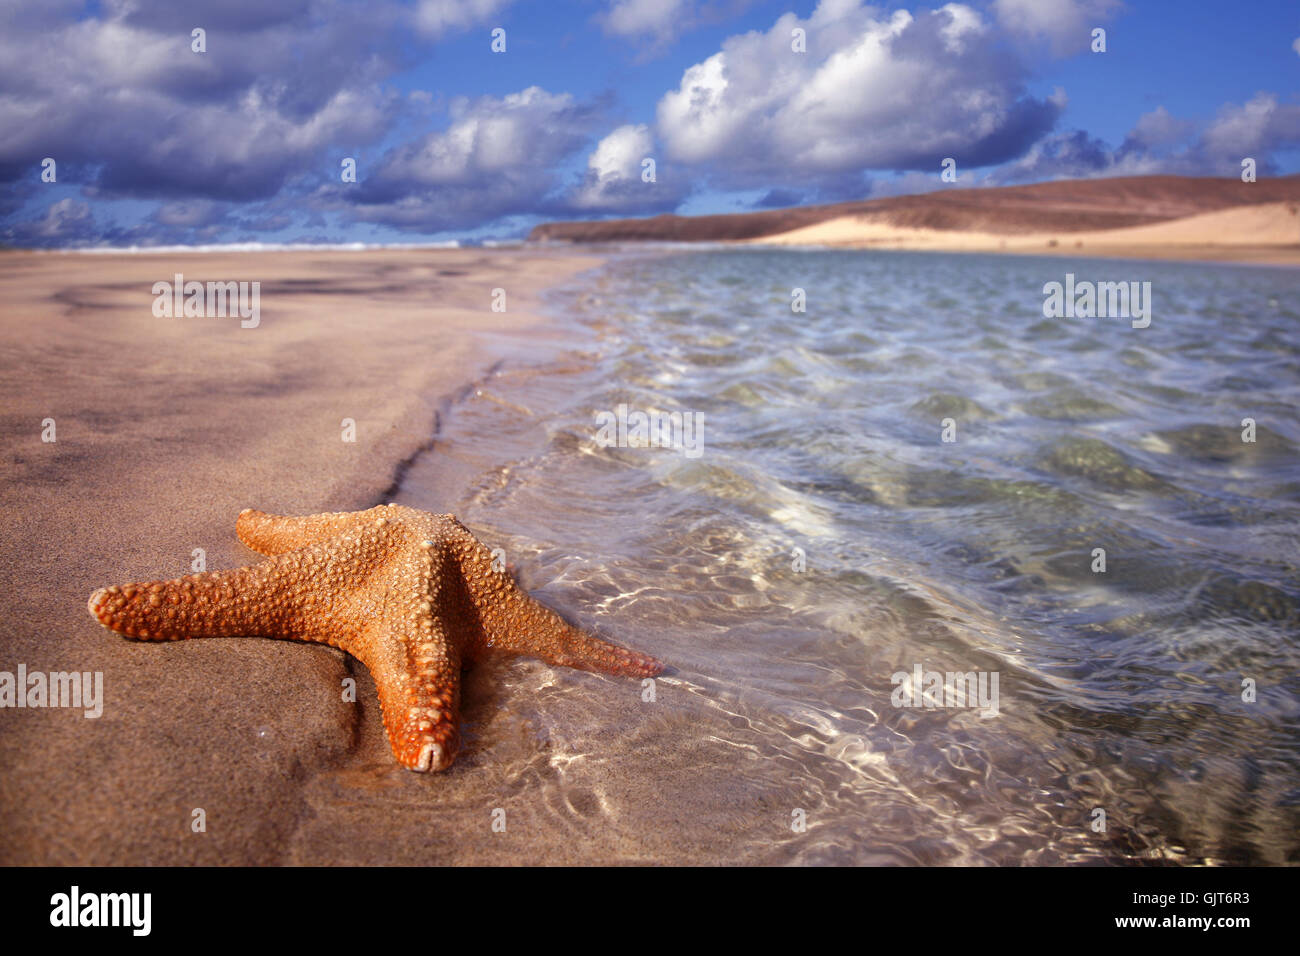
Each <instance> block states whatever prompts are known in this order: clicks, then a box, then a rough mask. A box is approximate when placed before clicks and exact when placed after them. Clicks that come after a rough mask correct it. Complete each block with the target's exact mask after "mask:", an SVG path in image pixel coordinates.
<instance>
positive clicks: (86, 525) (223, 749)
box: [0, 249, 602, 865]
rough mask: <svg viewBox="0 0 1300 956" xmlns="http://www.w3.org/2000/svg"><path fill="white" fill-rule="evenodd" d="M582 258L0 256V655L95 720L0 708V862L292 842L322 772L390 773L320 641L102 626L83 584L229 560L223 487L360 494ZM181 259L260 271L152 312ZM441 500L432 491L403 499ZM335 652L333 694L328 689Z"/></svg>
mask: <svg viewBox="0 0 1300 956" xmlns="http://www.w3.org/2000/svg"><path fill="white" fill-rule="evenodd" d="M601 261H602V260H601V259H600V258H598V257H597V256H594V255H591V254H586V253H578V254H572V253H568V252H565V253H556V252H555V251H553V250H545V251H542V250H482V249H446V250H439V249H419V250H367V251H359V252H351V251H322V250H310V251H302V250H293V251H276V252H256V253H249V252H211V253H195V254H188V255H183V256H177V255H173V254H152V253H139V252H136V253H123V254H111V253H101V254H96V255H93V256H91V255H75V254H71V255H52V254H49V253H29V252H10V253H9V254H7V255H5V256H3V257H0V291H2V292H3V296H2V298H0V301H3V302H4V306H3V308H2V309H0V315H2V316H3V318H2V319H0V322H2V323H3V327H4V353H3V354H4V366H5V369H6V374H5V375H4V377H3V382H2V383H0V395H3V398H4V409H5V410H4V416H5V425H6V428H5V431H6V434H7V435H8V436H9V438H8V441H9V447H8V449H7V454H6V460H7V463H8V467H7V468H6V471H7V473H8V474H7V475H6V481H5V482H4V484H3V491H0V509H2V511H3V517H4V523H5V532H4V548H3V552H4V555H5V564H6V568H5V570H6V575H7V577H8V580H9V589H8V590H7V591H6V600H5V604H4V607H3V619H4V621H5V626H4V629H3V650H4V654H3V656H4V661H3V663H0V670H7V671H14V670H15V669H16V668H17V667H18V666H19V665H23V666H25V668H26V670H27V671H28V672H36V671H41V672H55V671H73V670H75V671H78V672H87V673H99V674H102V675H103V686H104V698H105V700H104V702H103V705H104V706H103V712H102V716H99V717H97V718H86V717H84V716H83V714H82V713H81V711H79V710H75V711H74V710H67V709H54V708H46V709H6V710H5V711H4V712H3V713H0V765H2V766H4V767H5V773H4V774H3V775H0V821H2V822H3V825H0V862H4V863H6V864H10V865H13V864H21V865H26V864H92V865H93V864H119V865H123V864H127V865H129V864H179V863H186V864H266V863H284V862H303V860H302V859H300V858H298V857H297V856H296V855H295V853H294V852H292V851H291V849H290V839H291V836H292V834H293V833H294V832H295V829H296V827H297V826H298V824H299V823H300V822H301V820H302V819H303V816H304V814H308V813H310V809H309V800H308V799H307V798H306V797H305V796H304V788H307V787H309V786H310V784H311V783H312V781H313V780H314V779H315V777H316V775H317V773H318V772H319V771H321V770H322V769H323V768H339V767H351V768H355V767H358V766H366V767H369V768H370V769H371V771H373V773H374V774H375V775H377V779H391V778H390V777H389V776H388V771H389V770H393V768H391V767H388V766H387V764H388V763H389V762H391V758H390V756H389V755H388V754H386V753H385V752H384V748H385V746H386V745H385V744H384V741H383V739H382V737H383V735H382V730H379V731H376V730H375V727H377V726H378V722H379V721H378V705H377V703H376V702H375V700H374V696H373V686H372V684H371V682H370V679H369V675H368V674H366V673H365V668H364V667H361V666H360V665H359V664H357V663H356V662H355V661H352V660H350V659H348V658H347V657H346V656H345V655H343V654H342V653H341V652H337V651H334V650H332V649H329V648H321V647H312V648H308V647H304V646H295V645H293V644H290V643H286V642H280V641H267V640H249V641H241V640H228V641H187V642H177V643H175V644H171V645H146V644H140V643H137V642H132V641H127V640H124V639H122V638H121V637H119V636H118V635H115V634H112V633H110V632H108V631H106V630H104V629H103V628H101V627H99V626H98V625H97V624H96V623H95V622H94V621H93V620H92V619H91V618H90V617H89V615H88V614H87V613H86V610H85V606H86V605H85V602H86V597H87V596H88V595H89V593H90V591H91V590H93V589H94V588H96V587H100V586H104V585H108V584H113V583H123V582H127V581H133V580H149V579H157V578H171V577H176V576H179V575H181V574H184V573H189V572H190V571H191V570H192V569H193V568H194V562H195V561H196V560H200V558H201V560H202V562H203V564H204V566H205V567H206V569H209V570H215V569H220V568H230V567H237V566H240V565H245V564H249V563H252V562H253V561H254V560H255V559H256V556H255V555H253V554H252V553H251V552H250V551H248V550H247V549H246V548H244V547H243V546H242V545H241V544H240V543H239V542H238V540H237V539H236V537H235V533H234V528H235V518H236V516H237V515H238V513H239V511H240V510H241V509H243V508H246V507H253V508H257V509H260V510H265V511H270V512H282V513H311V512H319V511H330V510H352V509H359V508H365V507H369V506H372V505H374V504H377V503H380V502H381V501H382V500H384V498H385V496H387V495H391V494H393V493H394V492H395V491H396V489H397V488H398V486H399V483H400V479H401V476H402V472H403V470H404V468H405V467H406V466H407V465H408V464H409V463H410V462H411V461H413V460H414V459H416V458H417V457H418V456H419V455H420V454H421V453H422V452H424V451H427V450H428V449H429V448H430V447H431V446H432V444H433V443H434V442H435V440H436V438H435V434H436V429H437V424H438V420H439V415H440V414H441V413H443V412H444V411H445V410H446V408H447V407H448V406H449V405H450V404H451V403H453V402H454V401H455V400H456V397H457V396H459V395H463V394H465V393H466V392H467V390H469V389H471V388H473V386H474V384H475V382H477V381H479V380H480V379H482V378H483V377H484V376H486V375H488V374H489V373H490V372H491V370H492V369H493V368H494V367H496V366H498V365H500V364H502V363H510V362H513V361H527V360H528V358H529V356H530V355H531V354H533V353H535V352H536V350H537V349H538V347H539V345H540V344H542V343H545V342H547V341H548V340H549V339H551V338H552V337H554V336H556V335H558V334H559V333H558V332H557V330H556V329H555V327H554V323H553V322H552V321H550V320H548V319H547V317H546V313H545V310H544V308H543V307H542V296H543V294H544V293H545V292H546V291H547V290H548V289H551V288H553V287H556V286H557V285H560V284H563V283H565V282H568V281H570V280H572V279H573V278H574V277H575V276H577V275H578V274H579V273H581V272H583V271H585V270H589V269H592V268H594V267H596V266H598V265H599V264H600V263H601ZM178 273H179V274H180V275H181V276H183V280H184V282H189V281H191V280H193V281H199V282H205V283H206V282H221V283H224V282H249V283H251V282H257V283H259V293H260V316H259V318H258V321H257V322H256V324H255V326H254V327H241V319H240V317H239V315H237V314H236V315H233V316H221V317H215V316H214V317H199V316H190V317H180V318H176V317H172V318H167V317H159V316H158V315H156V314H155V301H156V298H157V297H156V295H155V293H154V292H153V291H152V290H153V288H154V284H155V283H158V282H173V283H174V282H177V281H180V280H177V279H176V275H177V274H178ZM494 290H504V293H505V300H504V305H505V311H504V312H497V311H493V309H492V305H493V302H494V301H497V302H498V303H499V302H500V301H501V300H500V295H499V293H497V292H495V291H494ZM244 321H246V322H251V320H244ZM51 438H52V439H53V440H52V441H51V440H49V439H51ZM455 498H456V492H455V489H450V488H449V489H447V495H446V500H445V504H444V503H443V502H432V501H430V502H424V503H422V506H427V507H429V508H430V509H431V510H439V508H440V507H444V506H445V507H446V508H447V509H448V510H450V508H451V503H452V502H454V501H455ZM349 677H351V678H354V679H355V680H356V681H357V685H358V687H357V691H356V697H357V703H356V704H351V703H344V702H343V701H342V698H341V695H340V693H339V692H338V688H339V687H340V685H341V682H342V681H344V680H346V679H347V678H349ZM371 724H374V725H375V727H371V726H370V725H371ZM372 751H374V752H372ZM372 765H373V766H372ZM393 773H394V774H398V776H397V777H396V779H397V780H398V781H400V782H405V783H407V784H408V785H412V784H410V782H409V781H402V778H401V776H400V773H399V771H397V770H393ZM407 776H411V777H415V776H419V775H410V774H408V775H407ZM435 783H436V780H435ZM199 810H202V811H203V814H202V816H203V817H204V819H205V820H206V821H207V825H206V829H205V830H203V831H197V830H195V829H194V821H195V820H196V819H197V815H196V812H197V811H199ZM376 852H377V851H376Z"/></svg>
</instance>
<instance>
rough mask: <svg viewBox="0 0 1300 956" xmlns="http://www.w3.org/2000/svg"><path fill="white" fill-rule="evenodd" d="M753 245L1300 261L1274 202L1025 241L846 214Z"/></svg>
mask: <svg viewBox="0 0 1300 956" xmlns="http://www.w3.org/2000/svg"><path fill="white" fill-rule="evenodd" d="M749 242H751V243H759V244H763V245H783V246H784V245H800V246H834V247H841V248H858V249H862V248H876V249H932V250H940V251H954V252H1019V253H1048V254H1053V253H1060V254H1070V255H1078V254H1081V253H1082V254H1085V255H1098V256H1124V257H1126V258H1130V257H1146V258H1197V259H1201V258H1220V257H1222V258H1228V259H1242V258H1249V259H1252V260H1254V261H1264V262H1279V263H1300V204H1298V203H1294V202H1276V203H1267V204H1264V205H1257V206H1237V207H1234V208H1229V209H1222V210H1218V211H1215V212H1207V213H1202V214H1200V215H1194V216H1184V217H1181V218H1178V219H1170V220H1166V221H1164V222H1157V223H1152V224H1149V225H1142V226H1130V227H1127V228H1121V229H1102V230H1091V231H1085V232H1059V231H1057V232H1051V231H1047V232H1030V233H1023V234H1020V235H1005V234H997V233H993V232H981V231H974V230H941V229H917V228H909V227H906V226H899V225H895V224H894V223H893V222H891V221H890V217H888V216H887V215H884V214H877V215H874V216H841V217H839V218H837V219H832V220H829V221H827V222H822V223H817V224H815V225H811V226H805V227H803V228H801V229H792V230H790V231H789V232H785V233H781V234H779V235H775V236H765V237H762V238H760V239H753V240H749ZM1216 252H1218V253H1221V256H1220V255H1216V254H1215V253H1216Z"/></svg>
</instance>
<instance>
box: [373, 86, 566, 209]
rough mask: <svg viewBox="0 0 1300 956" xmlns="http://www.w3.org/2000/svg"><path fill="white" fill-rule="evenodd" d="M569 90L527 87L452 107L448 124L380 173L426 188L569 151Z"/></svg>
mask: <svg viewBox="0 0 1300 956" xmlns="http://www.w3.org/2000/svg"><path fill="white" fill-rule="evenodd" d="M575 109H576V108H575V105H574V100H573V97H572V96H570V95H569V94H568V93H548V92H547V91H546V90H544V89H542V88H541V87H538V86H530V87H528V88H527V89H525V90H521V91H519V92H518V93H510V94H508V95H507V96H504V97H501V98H497V97H491V96H485V97H482V98H481V99H478V100H467V99H460V100H457V101H455V102H454V103H453V104H452V106H451V115H452V123H451V125H450V126H449V127H448V128H447V129H446V130H443V131H441V132H438V133H432V134H430V135H428V136H426V137H424V138H423V139H422V140H419V141H417V142H416V143H414V144H413V145H412V146H410V147H407V148H405V149H403V150H400V151H399V152H397V153H396V154H395V155H394V156H393V157H392V158H391V160H390V161H389V162H387V163H385V165H384V168H383V170H382V174H383V176H385V177H387V178H392V179H398V180H403V181H406V182H409V183H415V184H424V185H430V186H436V185H452V184H456V183H464V182H472V181H477V180H478V179H479V178H480V177H481V176H483V175H504V174H510V173H515V172H519V171H521V170H532V169H536V168H537V167H540V166H543V165H545V164H549V163H551V162H553V161H554V160H556V159H558V158H560V157H561V156H563V155H564V154H566V153H567V152H569V151H571V150H572V149H573V147H574V145H575V137H576V136H577V135H580V132H579V130H578V129H576V128H575V125H574V122H573V120H574V118H575V115H576V112H575Z"/></svg>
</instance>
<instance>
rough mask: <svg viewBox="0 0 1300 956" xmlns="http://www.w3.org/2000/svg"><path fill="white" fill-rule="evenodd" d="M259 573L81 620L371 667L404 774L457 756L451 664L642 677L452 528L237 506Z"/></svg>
mask: <svg viewBox="0 0 1300 956" xmlns="http://www.w3.org/2000/svg"><path fill="white" fill-rule="evenodd" d="M235 531H236V533H237V534H238V535H239V539H240V540H241V541H243V542H244V544H246V545H248V547H250V548H252V549H253V550H254V551H257V552H259V553H260V554H265V555H271V557H270V558H269V559H268V560H266V561H263V562H261V563H260V564H255V565H251V566H249V567H244V568H237V569H235V570H233V571H216V572H208V573H205V574H191V575H187V576H186V577H183V578H175V579H173V580H170V581H148V582H144V583H139V584H127V585H123V586H122V587H110V588H101V589H100V590H98V591H96V592H95V593H94V594H92V595H91V596H90V602H89V608H90V613H91V614H92V615H93V616H94V617H95V618H96V619H97V620H98V621H99V622H100V623H101V624H103V625H104V626H105V627H108V628H111V629H112V630H114V631H118V632H120V633H122V634H125V635H126V636H127V637H132V638H137V639H139V640H148V641H173V640H182V639H185V638H190V637H243V636H258V637H274V638H288V639H293V640H300V641H315V642H318V643H321V644H330V645H332V646H334V647H338V648H341V649H342V650H344V651H347V652H348V653H349V654H351V655H352V656H353V657H356V658H357V659H358V660H360V661H361V662H362V663H363V664H365V665H366V667H367V668H368V669H369V670H370V673H371V674H372V675H373V677H374V679H375V686H376V687H377V688H378V690H379V703H380V706H381V707H382V709H383V713H384V725H385V727H386V729H387V730H388V740H389V743H390V744H392V747H393V754H394V756H396V757H397V759H398V761H399V762H400V763H401V764H402V765H403V766H405V767H408V768H409V769H411V770H422V771H428V770H443V769H446V768H447V767H448V766H450V764H451V762H452V761H453V760H454V759H455V757H456V752H457V750H458V749H459V745H460V736H459V733H458V731H457V725H458V722H459V711H460V672H461V666H462V665H463V664H465V663H470V662H472V661H473V660H475V659H476V658H479V657H481V656H482V655H484V654H486V653H504V654H524V655H528V656H531V657H540V658H541V659H542V660H544V661H547V662H548V663H551V664H562V665H564V666H566V667H576V668H581V669H583V670H591V671H603V672H604V673H607V674H622V675H627V676H632V677H653V676H654V675H656V674H659V673H661V672H662V671H663V665H662V664H661V663H660V662H659V661H657V660H655V659H654V658H653V657H648V656H646V655H645V654H638V653H637V652H635V651H631V650H628V649H626V648H622V647H618V646H616V645H614V644H609V643H606V642H605V641H601V640H598V639H596V638H594V637H592V636H590V635H588V634H585V633H583V632H582V631H580V630H578V629H577V628H576V627H574V626H572V625H571V624H568V623H566V622H565V621H564V620H562V619H561V618H560V616H559V615H558V614H556V613H555V612H554V611H551V610H549V609H548V608H545V607H543V606H542V605H540V604H538V603H537V602H536V601H534V600H533V599H532V598H531V597H529V596H528V594H527V593H525V592H524V591H523V590H522V589H521V588H519V587H518V586H517V585H516V584H515V582H514V581H513V580H512V579H511V577H510V575H509V574H507V573H506V572H505V570H504V569H501V570H497V568H496V567H494V564H493V558H492V553H491V552H490V551H489V550H488V549H487V548H486V547H485V546H484V545H483V544H482V543H481V542H480V541H479V540H478V539H477V538H475V537H474V536H473V535H472V534H470V532H469V531H468V530H467V529H466V528H465V526H464V525H462V524H461V523H460V522H459V521H457V520H456V518H455V516H454V515H435V514H430V513H429V512H427V511H417V510H416V509H414V508H407V507H403V506H400V505H387V506H382V507H378V508H371V509H370V510H368V511H354V512H336V513H333V514H318V515H309V516H306V517H283V516H279V515H269V514H264V513H262V512H260V511H253V510H251V509H247V510H245V511H243V512H241V513H240V515H239V520H238V522H236V526H235Z"/></svg>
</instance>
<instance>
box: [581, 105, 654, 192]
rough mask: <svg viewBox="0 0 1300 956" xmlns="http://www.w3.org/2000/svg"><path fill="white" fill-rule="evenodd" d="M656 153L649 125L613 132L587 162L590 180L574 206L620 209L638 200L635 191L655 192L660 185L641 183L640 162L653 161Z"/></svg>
mask: <svg viewBox="0 0 1300 956" xmlns="http://www.w3.org/2000/svg"><path fill="white" fill-rule="evenodd" d="M653 151H654V137H653V136H651V134H650V128H649V127H648V126H645V125H644V124H643V125H633V124H628V125H627V126H620V127H619V128H618V129H616V130H614V131H613V132H612V133H610V134H609V135H608V136H606V137H605V138H604V139H602V140H601V141H600V142H599V143H598V144H597V145H596V148H595V150H593V151H592V154H591V156H590V157H589V158H588V159H587V177H586V179H585V181H584V183H583V185H582V187H581V188H580V189H579V190H578V191H577V192H576V194H575V195H574V198H573V204H574V206H576V207H578V208H580V209H602V208H606V209H613V208H619V207H622V206H625V205H627V204H628V203H629V200H634V199H635V198H637V197H636V192H638V191H640V192H643V193H649V192H650V191H652V190H653V189H654V187H655V186H656V185H658V184H657V183H644V182H642V180H641V172H642V166H641V163H642V161H643V160H645V159H646V158H648V157H649V158H653V157H652V156H651V154H652V153H653ZM643 201H644V199H643Z"/></svg>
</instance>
